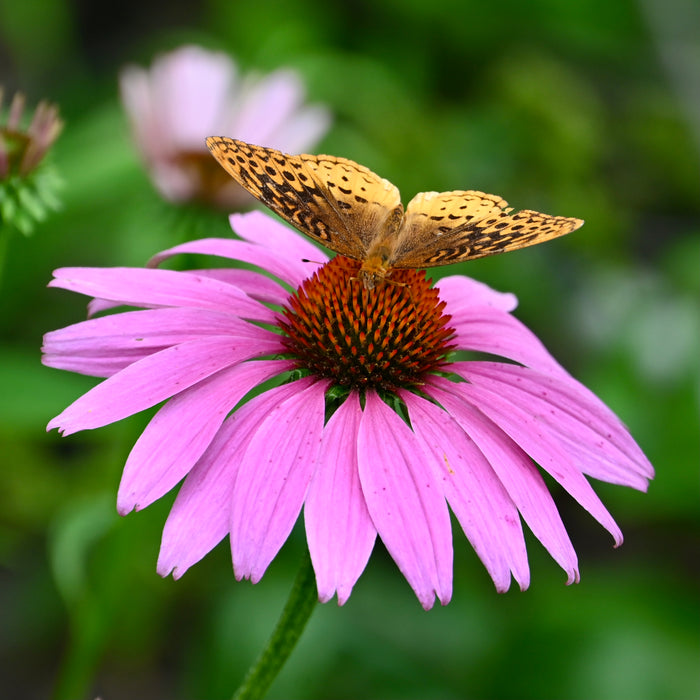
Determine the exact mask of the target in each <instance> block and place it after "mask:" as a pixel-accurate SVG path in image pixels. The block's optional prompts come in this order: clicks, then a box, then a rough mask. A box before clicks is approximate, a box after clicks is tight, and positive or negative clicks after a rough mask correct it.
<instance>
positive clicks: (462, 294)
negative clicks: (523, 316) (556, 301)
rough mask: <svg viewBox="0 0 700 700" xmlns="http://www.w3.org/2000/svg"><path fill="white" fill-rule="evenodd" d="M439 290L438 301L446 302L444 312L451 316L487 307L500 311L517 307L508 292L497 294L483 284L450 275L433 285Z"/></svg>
mask: <svg viewBox="0 0 700 700" xmlns="http://www.w3.org/2000/svg"><path fill="white" fill-rule="evenodd" d="M435 287H436V289H439V290H440V299H442V300H443V301H446V302H447V309H446V312H447V313H449V314H451V315H452V316H455V315H459V314H462V313H464V311H465V310H468V309H474V308H478V307H479V306H488V307H491V308H494V309H500V310H501V311H506V312H508V311H513V310H514V309H515V308H516V306H517V305H518V298H517V297H516V296H515V294H512V293H510V292H497V291H496V290H495V289H491V287H489V286H488V285H486V284H484V283H483V282H478V281H477V280H473V279H471V277H463V276H462V275H452V276H451V277H443V278H442V279H440V280H438V281H437V282H436V283H435Z"/></svg>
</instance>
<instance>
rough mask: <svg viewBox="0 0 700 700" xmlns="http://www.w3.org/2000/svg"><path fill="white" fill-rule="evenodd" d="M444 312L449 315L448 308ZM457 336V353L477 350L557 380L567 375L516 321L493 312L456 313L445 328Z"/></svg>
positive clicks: (496, 310)
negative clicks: (552, 376) (447, 327)
mask: <svg viewBox="0 0 700 700" xmlns="http://www.w3.org/2000/svg"><path fill="white" fill-rule="evenodd" d="M445 310H446V312H448V313H452V308H451V307H447V308H446V309H445ZM448 325H449V326H450V327H451V328H454V330H455V331H456V333H457V347H458V349H459V350H477V351H479V352H487V353H490V354H492V355H500V356H501V357H505V358H508V359H511V360H515V361H516V362H519V363H520V364H523V365H526V366H527V367H532V368H533V369H536V370H538V371H540V372H545V373H548V374H552V375H554V376H558V377H562V376H564V377H568V376H569V374H568V372H567V371H566V370H565V369H564V368H563V367H562V366H561V365H560V364H559V363H558V362H557V361H556V360H555V359H554V358H553V357H552V356H551V355H550V354H549V351H548V350H547V349H546V348H545V346H544V345H542V343H541V341H540V340H539V338H537V336H536V335H535V334H534V333H533V332H532V331H531V330H529V329H528V328H527V327H526V326H524V325H523V324H522V323H520V321H518V320H517V319H516V318H515V317H513V316H511V315H510V314H508V313H506V312H505V311H501V310H500V309H496V308H488V307H484V306H481V307H476V308H473V309H472V308H467V307H465V308H464V309H462V310H461V311H460V310H457V312H456V313H453V314H452V320H451V321H450V322H449V324H448Z"/></svg>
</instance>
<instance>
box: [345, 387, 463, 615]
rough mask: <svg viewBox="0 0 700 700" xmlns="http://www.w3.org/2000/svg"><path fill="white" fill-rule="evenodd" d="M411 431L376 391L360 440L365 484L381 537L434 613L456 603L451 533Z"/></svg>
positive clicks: (369, 395)
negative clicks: (436, 606)
mask: <svg viewBox="0 0 700 700" xmlns="http://www.w3.org/2000/svg"><path fill="white" fill-rule="evenodd" d="M427 461H428V460H427V458H426V456H425V454H424V453H423V449H422V446H421V444H420V442H419V441H418V439H417V438H416V436H415V435H414V434H413V432H412V431H411V429H410V428H409V427H408V426H407V425H406V424H405V423H404V422H403V421H402V420H401V419H400V418H399V417H398V416H397V415H396V413H394V411H392V410H391V409H390V408H389V407H388V406H387V405H386V404H385V403H384V402H383V401H382V400H381V399H380V398H379V396H378V395H377V394H376V393H375V392H374V391H368V392H367V393H366V404H365V410H364V412H363V414H362V420H361V422H360V431H359V436H358V463H359V472H360V482H361V483H362V491H363V493H364V495H365V501H366V502H367V508H368V509H369V512H370V515H371V516H372V521H373V522H374V526H375V527H376V528H377V532H378V533H379V536H380V537H381V538H382V542H384V545H385V547H386V548H387V550H388V551H389V553H390V554H391V556H392V558H393V559H394V561H395V562H396V564H397V565H398V567H399V569H400V570H401V573H402V574H403V575H404V576H405V577H406V580H407V581H408V583H409V584H410V585H411V588H413V590H414V591H415V593H416V595H417V596H418V600H419V601H420V602H421V605H422V606H423V607H424V608H425V609H426V610H429V609H430V608H431V607H432V606H433V603H434V602H435V595H436V594H437V597H438V599H439V600H440V602H441V603H442V604H443V605H446V604H447V603H448V602H449V600H450V598H451V597H452V532H451V528H450V516H449V512H448V510H447V504H446V502H445V497H444V496H443V493H442V488H441V486H440V484H439V483H438V481H437V479H436V478H435V475H434V474H433V471H432V470H431V469H430V467H429V466H427V464H426V463H427Z"/></svg>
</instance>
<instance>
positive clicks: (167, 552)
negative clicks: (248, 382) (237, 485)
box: [158, 378, 314, 579]
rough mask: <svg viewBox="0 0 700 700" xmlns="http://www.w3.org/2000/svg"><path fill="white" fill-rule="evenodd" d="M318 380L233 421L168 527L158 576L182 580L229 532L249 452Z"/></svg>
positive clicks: (194, 475) (289, 387)
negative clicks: (271, 417)
mask: <svg viewBox="0 0 700 700" xmlns="http://www.w3.org/2000/svg"><path fill="white" fill-rule="evenodd" d="M313 382H314V380H313V379H310V378H304V379H299V380H298V381H296V382H290V383H289V384H283V385H282V386H279V387H276V388H274V389H270V390H269V391H266V392H264V393H263V394H260V395H259V396H256V397H255V398H253V399H251V400H250V401H248V402H247V403H245V404H244V405H243V406H242V407H241V408H240V409H238V410H237V411H236V412H235V413H234V414H233V415H232V416H231V417H230V418H228V419H227V420H226V421H225V422H224V424H223V426H222V428H221V430H219V432H218V433H217V434H216V437H215V438H214V440H213V441H212V443H211V445H210V446H209V448H208V449H207V450H206V452H205V453H204V454H203V455H202V457H201V458H200V459H199V461H198V462H197V464H196V465H195V466H194V467H193V469H192V470H191V471H190V473H189V474H188V475H187V477H186V478H185V482H184V483H183V485H182V488H181V489H180V492H179V493H178V495H177V498H176V499H175V503H174V504H173V507H172V509H171V510H170V515H169V516H168V520H167V522H166V523H165V528H164V530H163V539H162V542H161V547H160V555H159V557H158V573H159V574H160V575H161V576H167V575H168V574H170V573H171V572H172V574H173V577H174V578H176V579H177V578H180V576H182V575H183V574H184V573H185V571H187V569H189V567H190V566H192V565H193V564H196V563H197V562H198V561H199V560H200V559H201V558H202V557H204V556H205V555H206V554H207V553H208V552H210V551H211V550H212V549H213V548H214V547H215V546H216V545H217V544H218V543H219V542H221V540H222V539H223V538H224V537H225V536H226V535H227V534H228V533H229V530H230V525H231V498H232V493H233V488H234V482H235V479H236V473H237V471H238V467H239V465H240V463H241V459H242V456H243V453H244V452H245V449H246V447H247V446H248V444H249V443H250V441H251V440H252V439H253V437H255V435H256V434H257V431H258V429H259V427H260V425H261V423H263V422H264V421H265V419H266V418H267V416H268V414H269V413H270V411H272V410H274V409H275V408H276V407H277V406H278V405H280V404H282V403H284V402H285V401H287V400H288V399H289V398H291V397H293V396H295V395H296V394H298V393H300V392H303V391H304V390H305V389H307V388H308V387H309V386H310V385H311V384H313Z"/></svg>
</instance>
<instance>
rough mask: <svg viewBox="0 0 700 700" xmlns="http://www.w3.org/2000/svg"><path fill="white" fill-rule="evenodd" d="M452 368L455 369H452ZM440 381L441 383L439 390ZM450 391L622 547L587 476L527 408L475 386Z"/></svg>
mask: <svg viewBox="0 0 700 700" xmlns="http://www.w3.org/2000/svg"><path fill="white" fill-rule="evenodd" d="M452 369H454V366H453V367H452ZM443 385H444V383H443V382H441V383H440V386H441V387H442V386H443ZM450 388H451V390H452V392H453V393H455V394H457V395H459V396H462V397H463V398H464V399H466V400H467V401H468V402H469V403H471V404H472V405H473V406H476V407H478V409H479V411H481V412H482V413H483V414H484V415H486V416H488V417H489V418H490V419H491V420H492V421H493V422H494V423H495V424H496V425H497V426H498V427H499V428H500V429H501V430H502V431H503V432H504V433H506V434H507V435H508V436H510V437H511V438H512V440H513V441H514V442H515V443H516V444H518V445H519V446H520V447H521V448H522V449H523V450H524V451H525V452H527V454H529V455H530V457H532V459H534V460H535V462H537V463H538V464H539V465H540V467H541V468H542V469H544V470H545V471H546V472H547V473H548V474H549V475H550V476H551V477H553V478H554V479H555V480H556V481H557V482H558V483H559V484H561V486H563V487H564V489H566V491H568V492H569V494H571V496H573V498H574V499H575V500H577V501H578V502H579V503H580V504H581V505H582V506H583V507H584V508H585V509H586V510H587V511H588V512H589V513H590V514H591V515H592V516H593V517H594V518H595V519H596V520H597V521H598V522H599V523H600V524H601V525H602V526H603V527H604V528H605V529H606V530H607V531H608V532H609V533H610V534H611V535H612V536H613V538H614V540H615V545H616V546H619V545H620V544H622V532H621V531H620V528H619V527H618V526H617V523H615V521H614V520H613V518H612V516H611V515H610V513H608V511H607V509H606V508H605V506H604V505H603V503H602V502H601V500H600V498H599V497H598V496H597V494H596V493H595V491H594V490H593V488H592V487H591V485H590V484H589V483H588V481H587V480H586V477H585V476H584V475H583V474H582V473H581V471H580V470H579V469H578V468H577V467H576V465H575V463H574V461H573V460H572V459H571V457H570V455H569V453H568V452H566V451H565V450H564V449H563V448H562V446H561V443H560V442H558V441H557V440H556V438H554V437H552V434H551V431H550V430H549V428H548V426H547V424H546V423H543V422H542V421H541V420H539V419H538V417H537V416H536V415H533V413H532V412H531V411H530V410H529V408H527V407H523V406H521V405H518V404H515V403H513V402H511V401H509V400H508V398H506V397H503V396H501V395H498V394H494V393H492V392H490V391H487V390H486V389H484V388H483V387H481V386H478V385H476V384H469V383H468V382H462V383H459V384H455V383H452V386H451V387H450Z"/></svg>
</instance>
